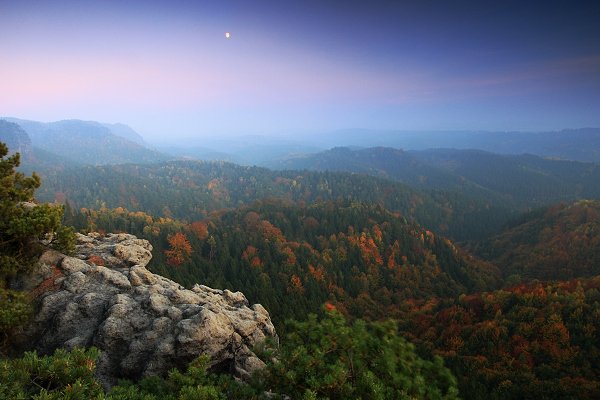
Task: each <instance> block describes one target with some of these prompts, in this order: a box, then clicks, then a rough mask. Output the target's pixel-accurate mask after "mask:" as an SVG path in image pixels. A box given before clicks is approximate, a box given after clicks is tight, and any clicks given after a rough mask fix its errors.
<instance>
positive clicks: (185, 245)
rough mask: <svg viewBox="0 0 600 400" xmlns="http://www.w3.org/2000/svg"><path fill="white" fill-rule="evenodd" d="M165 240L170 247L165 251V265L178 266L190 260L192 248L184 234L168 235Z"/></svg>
mask: <svg viewBox="0 0 600 400" xmlns="http://www.w3.org/2000/svg"><path fill="white" fill-rule="evenodd" d="M167 240H168V241H169V246H170V248H169V250H165V255H166V256H167V264H169V265H173V266H178V265H181V264H183V263H185V262H187V261H189V260H190V256H191V254H192V246H191V245H190V242H189V241H188V238H187V236H185V234H183V233H181V232H177V233H175V234H173V235H169V236H168V237H167Z"/></svg>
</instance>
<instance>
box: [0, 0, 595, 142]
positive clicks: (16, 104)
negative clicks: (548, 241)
mask: <svg viewBox="0 0 600 400" xmlns="http://www.w3.org/2000/svg"><path fill="white" fill-rule="evenodd" d="M598 21H600V2H599V1H577V0H571V1H552V0H548V1H522V0H521V1H512V0H503V1H486V0H478V1H474V0H469V1H466V0H454V1H445V0H441V1H428V0H398V1H379V0H369V1H366V0H362V1H354V0H343V1H332V0H319V1H313V0H302V1H291V0H287V1H286V0H278V1H266V0H265V1H261V0H241V1H237V0H231V1H229V0H218V1H202V0H197V1H178V0H171V1H152V0H144V1H101V0H95V1H88V0H78V1H67V0H65V1H61V0H55V1H31V0H19V1H15V0H0V54H2V56H1V57H0V116H11V117H17V118H25V119H33V120H40V121H55V120H62V119H84V120H96V121H101V122H121V123H126V124H128V125H130V126H132V127H133V128H134V129H136V130H137V131H138V132H140V133H141V134H142V135H143V136H144V137H145V138H147V139H149V140H151V141H152V140H154V141H170V140H174V139H178V138H188V139H189V138H197V139H199V140H201V138H203V137H207V136H210V137H213V138H214V137H220V136H227V135H246V134H252V135H256V134H261V135H281V136H285V135H294V136H295V137H297V138H301V135H302V134H305V133H313V134H314V133H320V132H322V133H326V132H330V131H333V130H338V129H349V128H367V129H385V130H493V131H495V130H501V131H505V130H506V131H508V130H510V131H514V130H523V131H538V130H559V129H563V128H579V127H600V40H599V38H600V23H598ZM226 32H230V35H231V36H230V38H229V39H228V38H226V37H225V33H226Z"/></svg>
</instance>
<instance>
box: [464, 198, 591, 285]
mask: <svg viewBox="0 0 600 400" xmlns="http://www.w3.org/2000/svg"><path fill="white" fill-rule="evenodd" d="M475 251H476V252H477V253H478V254H480V255H481V256H483V257H485V258H486V259H488V260H491V261H493V262H494V263H495V264H496V265H498V266H501V268H502V272H503V274H504V276H505V277H508V278H511V275H512V278H511V279H512V280H514V281H515V282H516V281H520V280H521V279H522V280H524V281H527V280H530V279H540V280H549V279H572V278H578V277H590V276H594V275H599V274H600V201H578V202H575V203H572V204H559V205H554V206H551V207H548V208H545V209H541V210H537V211H535V212H532V213H529V214H527V215H525V216H524V217H522V218H520V219H519V220H518V221H516V222H515V223H514V224H513V225H512V226H510V227H509V228H507V229H506V230H505V231H504V232H502V233H501V234H499V235H497V236H494V237H492V238H490V239H489V240H487V241H485V242H484V243H483V244H482V245H480V246H478V247H476V248H475Z"/></svg>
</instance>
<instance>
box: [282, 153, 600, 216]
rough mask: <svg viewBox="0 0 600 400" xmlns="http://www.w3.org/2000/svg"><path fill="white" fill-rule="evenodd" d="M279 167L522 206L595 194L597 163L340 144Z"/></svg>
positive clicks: (599, 177) (599, 188)
mask: <svg viewBox="0 0 600 400" xmlns="http://www.w3.org/2000/svg"><path fill="white" fill-rule="evenodd" d="M271 166H272V167H274V168H282V169H308V170H314V171H327V170H328V171H346V172H354V173H365V174H369V175H373V176H378V177H385V178H390V179H394V180H397V181H400V182H404V183H406V184H409V185H410V186H414V187H418V188H426V189H438V190H456V191H460V192H462V193H465V194H468V195H470V196H474V197H480V198H484V199H488V200H491V201H494V200H495V201H502V202H505V203H507V204H510V205H511V206H512V207H515V208H519V209H521V210H526V209H529V208H536V207H539V206H543V205H548V204H552V203H556V202H559V201H571V200H577V199H582V198H600V164H594V163H583V162H575V161H563V160H550V159H544V158H540V157H537V156H533V155H512V156H511V155H499V154H493V153H488V152H485V151H481V150H453V149H435V150H423V151H402V150H398V149H393V148H389V147H375V148H367V149H357V150H351V149H349V148H345V147H341V148H334V149H331V150H328V151H325V152H322V153H317V154H311V155H306V156H297V157H293V158H287V159H285V160H281V161H277V162H274V163H272V165H271Z"/></svg>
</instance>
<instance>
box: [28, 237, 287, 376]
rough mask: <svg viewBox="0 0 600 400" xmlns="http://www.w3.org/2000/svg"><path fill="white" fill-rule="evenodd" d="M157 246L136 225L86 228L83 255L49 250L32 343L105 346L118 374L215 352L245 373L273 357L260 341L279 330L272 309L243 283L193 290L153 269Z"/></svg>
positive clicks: (222, 364) (38, 280)
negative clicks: (251, 298)
mask: <svg viewBox="0 0 600 400" xmlns="http://www.w3.org/2000/svg"><path fill="white" fill-rule="evenodd" d="M151 251H152V246H151V245H150V243H149V242H148V241H146V240H142V239H138V238H136V237H135V236H133V235H127V234H108V235H106V236H102V235H100V234H97V233H91V234H89V235H78V245H77V250H76V254H77V255H76V256H75V257H68V256H64V255H63V256H60V255H57V254H56V253H55V252H54V253H50V254H46V255H45V256H43V257H42V258H41V262H40V264H41V265H40V268H39V271H40V273H38V274H37V275H35V279H34V280H32V281H31V282H28V283H24V284H23V286H35V288H34V289H33V292H34V293H35V294H36V295H37V298H38V301H39V307H38V308H37V312H36V314H35V317H34V319H33V322H32V323H31V324H30V325H29V327H28V328H27V331H26V332H25V334H24V335H23V343H27V347H28V348H29V349H35V350H37V351H38V352H40V353H43V354H47V353H51V352H52V351H53V350H54V349H56V348H58V347H64V348H68V349H70V348H74V347H88V346H96V347H98V348H99V349H100V350H101V356H100V358H99V360H98V365H97V372H98V377H99V378H100V380H101V381H102V382H103V383H104V384H105V385H106V386H107V387H108V386H111V385H113V384H115V383H116V381H117V379H118V378H130V379H137V378H140V377H143V376H149V375H164V374H165V373H166V372H167V371H168V370H169V369H171V368H173V367H176V368H180V369H181V368H185V367H186V366H187V364H188V363H189V362H190V361H191V360H193V359H194V358H196V357H198V356H199V355H202V354H206V355H208V356H209V357H210V363H209V367H210V368H211V369H212V370H215V371H219V372H229V373H232V374H235V375H236V376H238V377H241V378H245V377H247V376H248V375H249V374H251V373H252V372H253V371H254V370H256V369H259V368H262V367H263V366H264V363H263V362H262V361H261V360H260V359H259V358H258V357H257V356H256V354H254V352H253V351H252V348H253V347H254V346H256V345H258V344H260V343H261V342H263V341H264V340H265V339H267V338H269V337H270V338H274V339H275V340H276V339H277V335H276V333H275V328H274V327H273V324H272V323H271V319H270V317H269V313H268V312H267V311H266V310H265V309H264V308H263V307H262V306H261V305H260V304H255V305H252V306H250V305H249V304H248V301H247V300H246V298H245V296H244V295H243V294H242V293H240V292H235V293H234V292H231V291H229V290H217V289H211V288H209V287H206V286H203V285H195V286H194V287H193V288H192V289H191V290H188V289H185V288H184V287H182V286H181V285H179V284H177V283H175V282H173V281H171V280H169V279H166V278H164V277H162V276H160V275H156V274H153V273H151V272H150V271H148V270H147V269H146V268H145V267H146V265H147V264H148V262H149V261H150V259H151V257H152V253H151Z"/></svg>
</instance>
